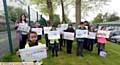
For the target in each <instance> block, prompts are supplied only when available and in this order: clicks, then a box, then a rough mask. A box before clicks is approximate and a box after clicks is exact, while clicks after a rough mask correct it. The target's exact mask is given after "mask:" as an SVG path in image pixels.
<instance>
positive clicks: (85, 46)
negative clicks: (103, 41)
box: [83, 38, 89, 50]
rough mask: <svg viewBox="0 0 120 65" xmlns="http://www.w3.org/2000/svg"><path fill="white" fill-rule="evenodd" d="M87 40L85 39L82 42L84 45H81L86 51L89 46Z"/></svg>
mask: <svg viewBox="0 0 120 65" xmlns="http://www.w3.org/2000/svg"><path fill="white" fill-rule="evenodd" d="M88 40H89V39H87V38H85V41H84V44H83V48H84V49H86V50H89V48H88V45H89V42H88Z"/></svg>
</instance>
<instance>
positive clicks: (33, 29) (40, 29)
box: [32, 28, 42, 35]
mask: <svg viewBox="0 0 120 65" xmlns="http://www.w3.org/2000/svg"><path fill="white" fill-rule="evenodd" d="M32 31H34V32H36V33H37V35H42V28H32Z"/></svg>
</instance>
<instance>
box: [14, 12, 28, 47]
mask: <svg viewBox="0 0 120 65" xmlns="http://www.w3.org/2000/svg"><path fill="white" fill-rule="evenodd" d="M20 24H24V25H26V26H28V23H27V21H26V16H25V15H24V14H23V15H21V16H20V19H19V21H17V23H16V25H15V26H16V27H15V28H16V29H17V28H18V27H19V25H20ZM18 33H19V35H20V36H19V48H20V49H23V48H25V44H26V42H27V37H28V32H24V31H18Z"/></svg>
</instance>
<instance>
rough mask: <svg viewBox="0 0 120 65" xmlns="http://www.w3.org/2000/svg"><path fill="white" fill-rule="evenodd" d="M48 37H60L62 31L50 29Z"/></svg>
mask: <svg viewBox="0 0 120 65" xmlns="http://www.w3.org/2000/svg"><path fill="white" fill-rule="evenodd" d="M48 39H50V40H51V39H60V32H59V31H49V33H48Z"/></svg>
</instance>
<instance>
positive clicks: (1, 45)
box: [0, 31, 18, 57]
mask: <svg viewBox="0 0 120 65" xmlns="http://www.w3.org/2000/svg"><path fill="white" fill-rule="evenodd" d="M11 34H12V42H13V48H15V47H17V46H18V43H17V40H16V33H15V31H12V32H11ZM7 52H9V43H8V35H7V32H0V57H2V56H3V55H4V54H5V53H7Z"/></svg>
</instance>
